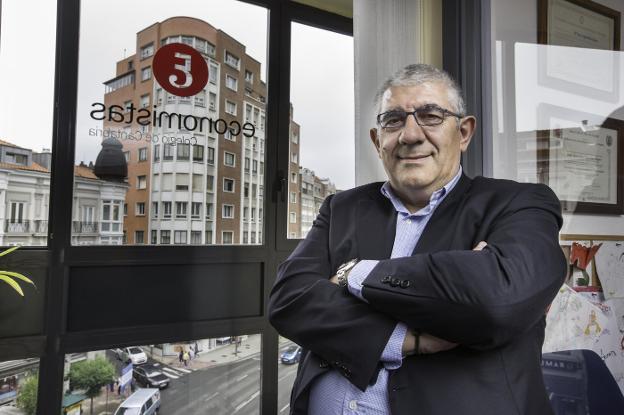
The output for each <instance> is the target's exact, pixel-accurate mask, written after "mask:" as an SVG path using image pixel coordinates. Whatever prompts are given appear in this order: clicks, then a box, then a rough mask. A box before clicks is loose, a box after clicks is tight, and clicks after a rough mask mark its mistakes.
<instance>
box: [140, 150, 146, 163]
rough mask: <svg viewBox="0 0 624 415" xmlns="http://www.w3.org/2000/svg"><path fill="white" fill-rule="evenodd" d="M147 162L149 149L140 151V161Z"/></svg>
mask: <svg viewBox="0 0 624 415" xmlns="http://www.w3.org/2000/svg"><path fill="white" fill-rule="evenodd" d="M146 160H147V147H143V148H140V149H139V161H146Z"/></svg>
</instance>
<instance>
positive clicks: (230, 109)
mask: <svg viewBox="0 0 624 415" xmlns="http://www.w3.org/2000/svg"><path fill="white" fill-rule="evenodd" d="M225 112H227V113H228V114H230V115H236V103H235V102H232V101H228V100H225Z"/></svg>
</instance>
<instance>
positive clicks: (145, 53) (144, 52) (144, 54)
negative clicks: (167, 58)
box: [141, 43, 154, 59]
mask: <svg viewBox="0 0 624 415" xmlns="http://www.w3.org/2000/svg"><path fill="white" fill-rule="evenodd" d="M153 54H154V44H153V43H150V44H149V45H145V46H143V47H142V48H141V59H145V58H149V57H150V56H152V55H153Z"/></svg>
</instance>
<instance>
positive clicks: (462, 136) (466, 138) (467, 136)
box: [459, 115, 477, 153]
mask: <svg viewBox="0 0 624 415" xmlns="http://www.w3.org/2000/svg"><path fill="white" fill-rule="evenodd" d="M476 127H477V119H476V118H475V117H473V116H472V115H467V116H466V117H464V118H462V120H461V124H459V148H460V149H461V151H462V153H463V152H464V151H466V150H467V149H468V145H469V144H470V140H471V139H472V136H473V135H474V132H475V129H476Z"/></svg>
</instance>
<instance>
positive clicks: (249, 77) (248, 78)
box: [245, 70, 253, 84]
mask: <svg viewBox="0 0 624 415" xmlns="http://www.w3.org/2000/svg"><path fill="white" fill-rule="evenodd" d="M245 82H247V83H249V84H253V72H251V71H248V70H245Z"/></svg>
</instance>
